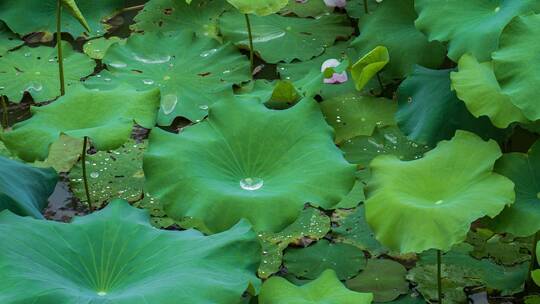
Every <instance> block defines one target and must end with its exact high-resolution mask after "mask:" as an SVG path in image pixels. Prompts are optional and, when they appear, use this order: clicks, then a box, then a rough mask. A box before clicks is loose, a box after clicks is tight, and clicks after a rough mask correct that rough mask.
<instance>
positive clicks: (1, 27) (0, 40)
mask: <svg viewBox="0 0 540 304" xmlns="http://www.w3.org/2000/svg"><path fill="white" fill-rule="evenodd" d="M21 44H23V41H21V40H19V37H17V35H15V34H13V33H12V32H11V30H10V29H9V28H8V27H7V26H6V25H5V24H4V22H2V21H0V56H4V54H6V53H7V52H8V51H9V50H11V49H13V48H15V47H17V46H19V45H21Z"/></svg>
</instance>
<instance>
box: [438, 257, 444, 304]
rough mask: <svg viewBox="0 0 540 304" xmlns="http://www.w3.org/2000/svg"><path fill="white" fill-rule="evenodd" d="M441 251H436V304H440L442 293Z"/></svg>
mask: <svg viewBox="0 0 540 304" xmlns="http://www.w3.org/2000/svg"><path fill="white" fill-rule="evenodd" d="M441 264H442V251H440V250H437V297H438V303H439V304H442V301H443V293H442V269H441V268H442V265H441Z"/></svg>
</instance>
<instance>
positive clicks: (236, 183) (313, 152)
mask: <svg viewBox="0 0 540 304" xmlns="http://www.w3.org/2000/svg"><path fill="white" fill-rule="evenodd" d="M246 117H249V118H250V120H249V122H247V121H246ZM305 126H310V127H309V128H306V127H305ZM332 137H333V132H332V128H331V127H330V126H328V125H327V124H326V122H325V121H324V118H323V116H322V114H321V112H320V110H319V107H318V105H317V103H316V102H315V101H314V100H313V99H304V100H303V101H301V102H299V103H297V104H296V105H295V106H294V107H292V108H289V109H287V110H280V111H278V110H270V109H267V108H266V107H265V106H264V105H262V104H260V103H258V102H256V101H251V102H250V101H244V100H242V101H238V100H223V101H221V102H219V103H216V104H214V105H213V106H212V107H211V108H210V112H209V116H208V118H207V119H206V120H204V121H202V122H200V123H198V124H196V125H194V126H191V127H188V128H185V129H184V130H183V131H182V132H181V133H180V134H172V133H168V132H165V131H162V130H160V129H154V130H153V131H152V133H151V135H150V143H149V150H148V151H147V152H146V154H145V157H144V171H145V173H146V177H147V180H146V187H145V189H146V190H147V191H148V192H150V193H152V195H153V196H154V197H156V198H157V199H159V200H160V201H162V202H163V204H164V207H165V212H167V214H168V215H169V216H170V217H172V218H173V219H179V218H182V217H185V216H189V217H193V218H197V219H201V220H203V222H204V224H205V225H206V226H207V227H208V228H209V229H210V230H211V231H222V230H225V229H228V228H229V227H230V226H232V225H233V224H234V223H236V222H237V221H238V220H239V219H240V218H246V219H248V220H249V221H250V222H251V223H252V224H253V226H254V228H255V230H256V231H267V232H277V231H280V230H282V229H284V228H285V227H286V226H287V225H289V224H291V223H292V222H294V220H295V219H296V218H297V217H298V215H299V214H300V211H301V210H302V209H303V207H304V204H305V203H307V202H309V203H311V204H313V205H315V206H320V207H323V208H332V207H334V206H335V205H336V204H338V203H339V201H340V200H341V199H342V198H343V197H344V196H345V195H347V193H348V192H349V191H350V190H351V188H352V187H353V184H354V179H355V177H354V171H355V166H353V165H351V164H349V163H347V162H346V161H345V159H344V158H343V154H342V153H341V151H339V149H337V147H336V146H335V145H334V143H333V138H332ZM320 185H325V186H324V187H320ZM203 189H204V191H203Z"/></svg>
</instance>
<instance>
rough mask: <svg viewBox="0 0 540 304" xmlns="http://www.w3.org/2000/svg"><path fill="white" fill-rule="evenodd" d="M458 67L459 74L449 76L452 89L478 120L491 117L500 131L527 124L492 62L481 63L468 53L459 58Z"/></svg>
mask: <svg viewBox="0 0 540 304" xmlns="http://www.w3.org/2000/svg"><path fill="white" fill-rule="evenodd" d="M458 68H459V71H458V72H452V73H450V79H451V80H452V87H453V89H454V90H455V91H456V94H457V96H458V97H459V99H461V100H463V102H465V105H466V106H467V109H468V110H469V111H470V112H471V113H472V114H473V115H474V116H475V117H480V116H483V115H485V116H488V117H489V118H490V120H491V122H492V123H493V125H495V126H496V127H498V128H506V127H508V125H509V124H511V123H513V122H521V123H525V122H528V119H527V118H525V116H524V115H523V113H522V112H521V110H520V109H519V108H518V107H516V106H515V105H514V104H513V103H512V100H511V99H510V97H508V96H507V95H504V94H502V92H501V87H500V86H499V82H498V81H497V79H496V78H495V74H494V73H493V63H492V62H491V61H488V62H482V63H480V62H478V60H477V59H476V58H475V57H473V56H471V55H469V54H465V55H463V56H462V57H461V59H459V63H458Z"/></svg>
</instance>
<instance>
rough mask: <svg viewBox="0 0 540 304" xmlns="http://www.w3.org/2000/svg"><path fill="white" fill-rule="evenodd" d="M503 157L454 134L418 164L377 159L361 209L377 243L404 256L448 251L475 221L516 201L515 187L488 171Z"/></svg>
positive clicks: (486, 144) (491, 146)
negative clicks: (414, 253)
mask: <svg viewBox="0 0 540 304" xmlns="http://www.w3.org/2000/svg"><path fill="white" fill-rule="evenodd" d="M501 155H502V154H501V151H500V149H499V146H498V145H497V143H496V142H494V141H493V140H490V141H489V142H484V141H482V140H481V139H480V138H479V137H478V136H476V135H474V134H472V133H469V132H466V131H458V132H456V135H455V136H454V138H453V139H452V140H450V141H442V142H440V143H439V144H438V145H437V147H436V148H435V149H433V150H431V151H429V152H427V153H426V154H425V155H424V157H423V158H421V159H418V160H413V161H401V160H400V159H399V158H398V157H396V156H392V155H382V156H379V157H377V158H375V159H374V160H373V161H372V162H371V170H372V178H371V180H370V182H369V185H368V188H367V192H366V196H367V197H368V199H367V200H366V202H365V205H366V219H367V221H368V223H369V224H370V226H371V227H372V228H373V230H374V231H375V235H376V236H377V240H379V241H380V242H381V243H382V244H383V245H385V246H387V247H388V248H390V249H391V250H396V251H399V252H402V253H409V252H422V251H424V250H427V249H432V248H435V249H439V250H449V249H450V248H451V247H452V246H453V245H455V244H457V243H460V242H462V241H463V240H465V238H466V236H467V232H468V231H469V228H470V224H471V223H472V222H473V221H475V220H477V219H479V218H481V217H484V216H489V217H491V218H493V217H495V216H496V215H497V214H499V213H500V212H501V211H502V210H503V208H504V207H505V206H506V205H510V204H512V203H513V202H514V198H515V193H514V184H513V183H512V182H511V181H510V180H509V179H507V178H506V177H503V176H501V175H499V174H496V173H493V172H492V169H493V166H494V164H495V161H496V160H497V159H498V158H499V157H501ZM464 209H466V210H467V212H462V210H464ZM396 231H399V233H396Z"/></svg>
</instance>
